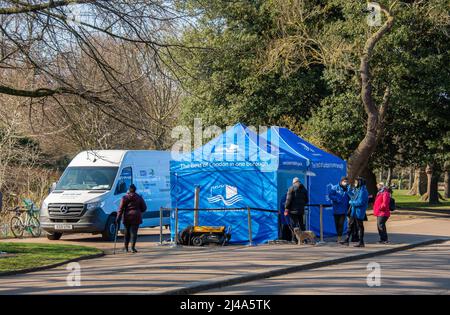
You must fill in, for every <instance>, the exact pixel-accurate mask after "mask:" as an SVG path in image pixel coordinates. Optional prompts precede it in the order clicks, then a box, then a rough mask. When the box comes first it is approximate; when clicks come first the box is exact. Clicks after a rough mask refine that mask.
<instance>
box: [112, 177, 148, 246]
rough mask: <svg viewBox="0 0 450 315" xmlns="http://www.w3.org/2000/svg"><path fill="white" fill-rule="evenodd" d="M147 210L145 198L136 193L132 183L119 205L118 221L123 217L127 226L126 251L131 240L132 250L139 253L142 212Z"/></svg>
mask: <svg viewBox="0 0 450 315" xmlns="http://www.w3.org/2000/svg"><path fill="white" fill-rule="evenodd" d="M146 210H147V205H146V204H145V201H144V199H143V198H142V197H141V196H139V195H138V194H137V193H136V186H134V185H133V184H131V185H130V188H129V189H128V193H127V194H126V195H125V196H123V197H122V200H121V202H120V206H119V213H118V215H117V218H116V222H117V223H118V222H120V219H121V218H122V217H123V225H124V226H125V248H124V250H125V251H127V252H128V251H129V250H128V245H129V244H130V241H131V251H132V252H133V253H137V250H136V241H137V236H138V230H139V225H140V224H142V213H143V212H145V211H146Z"/></svg>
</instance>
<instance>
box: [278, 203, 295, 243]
mask: <svg viewBox="0 0 450 315" xmlns="http://www.w3.org/2000/svg"><path fill="white" fill-rule="evenodd" d="M285 204H286V195H283V197H281V202H280V209H279V210H278V212H279V216H280V239H282V240H285V241H289V242H291V241H292V240H293V238H294V236H293V235H292V232H291V229H290V228H289V217H287V216H285V215H284V209H285Z"/></svg>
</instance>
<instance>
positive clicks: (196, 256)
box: [0, 218, 450, 294]
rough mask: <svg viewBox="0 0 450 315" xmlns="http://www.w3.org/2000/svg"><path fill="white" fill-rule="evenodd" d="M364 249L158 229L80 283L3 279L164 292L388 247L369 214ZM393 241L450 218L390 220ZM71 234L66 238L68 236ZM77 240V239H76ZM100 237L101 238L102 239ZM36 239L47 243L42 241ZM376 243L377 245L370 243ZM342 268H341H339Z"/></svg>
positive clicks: (437, 233) (17, 288)
mask: <svg viewBox="0 0 450 315" xmlns="http://www.w3.org/2000/svg"><path fill="white" fill-rule="evenodd" d="M369 220H370V222H369V223H368V226H367V230H368V232H369V233H368V236H367V242H368V243H369V245H368V246H367V247H366V248H365V249H357V248H352V247H341V246H337V245H335V244H334V243H332V242H329V243H327V245H325V246H316V247H312V246H300V247H299V246H295V245H273V246H268V245H265V246H257V247H246V246H229V247H224V248H221V247H212V248H208V247H206V248H169V247H164V246H163V247H161V246H157V245H156V242H155V241H156V240H157V237H156V236H155V235H154V233H153V234H152V233H150V235H148V236H146V237H145V238H148V239H150V240H153V242H152V241H150V240H149V241H147V242H145V243H141V244H140V245H141V246H140V248H141V249H142V251H141V252H140V253H138V254H119V255H115V256H113V255H107V256H105V257H104V258H99V259H93V260H87V261H83V262H81V268H82V269H81V286H80V287H69V286H67V284H66V277H67V275H68V273H69V272H68V271H67V270H66V269H65V267H64V266H63V267H59V268H54V269H50V270H46V271H42V272H36V273H30V274H24V275H17V276H9V277H1V278H0V293H3V294H29V293H58V294H66V293H118V292H127V293H163V292H166V291H170V290H173V289H177V288H183V287H186V286H189V285H192V284H193V283H202V282H205V281H206V282H207V281H217V280H223V279H227V278H229V277H236V276H239V275H243V274H249V273H258V272H263V271H269V270H273V269H277V268H282V267H286V266H293V265H299V264H305V263H311V262H315V261H319V260H324V259H331V258H340V257H344V256H348V255H355V254H358V253H363V252H373V251H378V250H380V249H385V248H387V247H386V246H385V245H375V244H373V243H374V242H375V241H376V240H377V235H376V233H374V231H375V225H374V221H373V219H372V218H369ZM389 229H390V231H391V240H392V241H393V243H392V244H391V245H389V246H388V247H395V246H399V245H401V244H408V243H412V242H416V241H421V240H427V239H434V238H436V237H442V236H447V237H449V236H450V220H448V219H428V218H427V219H417V218H416V219H407V220H396V219H394V220H392V221H391V222H390V223H389ZM65 238H66V237H65ZM74 238H75V239H74ZM97 240H98V239H97ZM34 241H37V242H38V241H45V240H43V239H38V240H34ZM61 242H65V243H76V244H83V245H88V246H89V245H90V246H97V247H99V248H103V249H105V248H109V249H110V248H111V246H112V245H111V244H110V243H103V242H96V241H95V238H94V240H92V238H87V240H83V238H82V237H80V238H78V236H71V240H70V241H68V240H67V239H66V240H62V241H61ZM370 243H372V244H370ZM338 268H339V267H338Z"/></svg>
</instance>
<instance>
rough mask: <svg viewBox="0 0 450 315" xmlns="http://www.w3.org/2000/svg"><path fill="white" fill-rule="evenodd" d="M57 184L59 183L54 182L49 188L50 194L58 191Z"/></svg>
mask: <svg viewBox="0 0 450 315" xmlns="http://www.w3.org/2000/svg"><path fill="white" fill-rule="evenodd" d="M57 183H58V182H53V183H52V185H51V186H50V187H49V188H48V193H49V194H50V193H51V192H52V191H54V190H55V189H56V184H57Z"/></svg>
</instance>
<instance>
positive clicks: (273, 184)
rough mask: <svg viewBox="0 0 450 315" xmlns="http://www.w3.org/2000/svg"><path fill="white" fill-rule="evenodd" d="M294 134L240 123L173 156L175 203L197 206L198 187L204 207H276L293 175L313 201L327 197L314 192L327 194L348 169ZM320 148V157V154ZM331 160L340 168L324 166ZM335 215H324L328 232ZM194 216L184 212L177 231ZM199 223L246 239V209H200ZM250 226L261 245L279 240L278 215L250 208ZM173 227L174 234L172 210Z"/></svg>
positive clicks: (237, 240)
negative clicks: (261, 130)
mask: <svg viewBox="0 0 450 315" xmlns="http://www.w3.org/2000/svg"><path fill="white" fill-rule="evenodd" d="M284 130H286V131H284ZM288 132H289V133H288ZM294 136H295V137H296V135H295V134H293V133H290V131H289V130H287V129H284V128H278V127H272V128H270V129H269V131H268V132H266V133H265V134H263V135H262V136H258V135H257V134H256V133H255V132H254V131H252V130H251V129H250V128H247V127H246V126H244V125H242V124H236V125H235V126H233V127H232V128H230V129H228V130H227V131H226V132H224V133H223V134H222V135H220V136H218V137H216V138H215V139H213V140H211V141H210V142H208V143H207V144H205V145H204V146H202V147H200V148H197V149H195V150H194V151H192V152H189V153H186V154H181V155H179V156H177V157H176V158H173V160H172V161H171V163H170V176H171V186H172V189H171V201H172V207H173V208H193V206H194V190H195V187H196V186H199V187H200V197H199V207H200V208H225V209H226V208H233V209H235V208H247V207H250V208H260V209H273V210H276V209H278V208H279V204H280V200H281V197H282V195H283V194H285V193H286V191H287V188H288V186H289V185H290V183H291V181H292V178H293V177H299V178H300V179H301V180H302V181H303V183H305V184H306V185H307V187H308V188H309V192H310V199H311V202H312V203H314V202H326V199H325V196H316V194H323V193H324V192H325V194H326V185H328V184H331V183H337V182H338V178H339V177H340V176H341V175H342V174H344V173H345V162H344V161H342V160H340V159H338V158H336V157H334V156H331V155H330V154H328V153H325V152H323V151H319V149H317V148H315V147H313V146H311V145H310V144H309V143H307V142H306V143H304V145H305V146H308V148H309V150H310V151H308V154H305V152H304V151H305V150H307V149H304V150H303V149H302V148H303V144H299V142H300V141H299V140H298V139H300V138H298V137H297V138H298V139H296V138H295V137H294ZM300 140H301V139H300ZM302 141H303V140H302ZM302 143H303V142H302ZM316 149H317V150H316ZM313 150H314V151H313ZM319 153H320V156H319V155H316V154H319ZM173 157H174V154H173ZM321 157H322V158H323V159H320V158H321ZM331 160H332V162H330V161H331ZM330 163H332V165H333V166H337V165H338V164H339V165H340V166H342V167H341V168H338V167H333V168H328V167H324V166H330V165H331V164H330ZM335 164H336V165H335ZM327 170H328V171H327ZM338 170H339V171H338ZM319 177H322V178H319ZM314 178H315V179H314ZM324 183H326V184H325V187H322V186H323V185H324ZM332 219H333V218H332V217H329V216H325V221H326V222H325V227H326V231H325V234H326V235H332V234H333V233H335V232H334V225H333V221H330V220H332ZM313 220H316V216H315V214H311V228H312V229H313V230H315V232H317V233H318V229H317V228H318V222H317V224H316V222H313ZM193 221H194V213H193V212H191V211H180V212H179V214H178V231H181V230H182V229H183V228H185V227H186V226H188V225H192V224H193ZM328 221H329V222H328ZM199 224H200V225H226V226H231V228H232V238H231V242H232V243H246V242H248V228H247V212H246V211H207V212H203V211H200V212H199ZM331 227H333V230H331ZM252 230H253V233H252V235H253V241H254V242H255V243H257V244H258V243H264V242H267V241H269V240H273V239H277V238H278V215H277V214H276V213H269V212H260V211H256V210H254V211H252ZM171 231H172V237H174V232H173V231H174V213H173V212H172V214H171Z"/></svg>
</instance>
